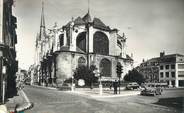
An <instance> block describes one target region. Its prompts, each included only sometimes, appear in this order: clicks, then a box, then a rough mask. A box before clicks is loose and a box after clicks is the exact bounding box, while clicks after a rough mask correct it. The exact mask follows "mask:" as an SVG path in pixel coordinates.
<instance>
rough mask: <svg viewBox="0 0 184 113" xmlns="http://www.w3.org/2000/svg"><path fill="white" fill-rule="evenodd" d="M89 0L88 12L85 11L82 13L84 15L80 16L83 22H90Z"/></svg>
mask: <svg viewBox="0 0 184 113" xmlns="http://www.w3.org/2000/svg"><path fill="white" fill-rule="evenodd" d="M89 1H90V0H88V13H87V14H86V15H84V17H83V18H82V19H83V20H84V22H86V23H88V22H91V15H90V8H89Z"/></svg>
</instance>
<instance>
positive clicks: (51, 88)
mask: <svg viewBox="0 0 184 113" xmlns="http://www.w3.org/2000/svg"><path fill="white" fill-rule="evenodd" d="M30 86H33V87H38V88H44V89H49V90H53V89H57V88H54V87H46V86H38V85H30Z"/></svg>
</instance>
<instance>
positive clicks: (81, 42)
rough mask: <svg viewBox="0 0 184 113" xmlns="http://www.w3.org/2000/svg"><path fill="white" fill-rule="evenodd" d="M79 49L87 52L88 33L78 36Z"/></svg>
mask: <svg viewBox="0 0 184 113" xmlns="http://www.w3.org/2000/svg"><path fill="white" fill-rule="evenodd" d="M76 44H77V49H80V50H82V51H83V52H86V32H82V33H79V35H78V36H77V42H76Z"/></svg>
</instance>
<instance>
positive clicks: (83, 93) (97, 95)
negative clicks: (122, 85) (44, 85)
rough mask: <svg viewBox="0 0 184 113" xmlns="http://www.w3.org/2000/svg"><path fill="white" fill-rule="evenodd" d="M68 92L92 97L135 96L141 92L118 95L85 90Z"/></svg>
mask: <svg viewBox="0 0 184 113" xmlns="http://www.w3.org/2000/svg"><path fill="white" fill-rule="evenodd" d="M68 93H72V94H77V95H83V96H86V97H91V98H114V97H124V96H135V95H138V94H140V93H138V92H137V93H133V94H120V95H119V94H117V95H114V94H112V95H99V94H96V95H95V94H86V93H85V92H79V91H73V92H68Z"/></svg>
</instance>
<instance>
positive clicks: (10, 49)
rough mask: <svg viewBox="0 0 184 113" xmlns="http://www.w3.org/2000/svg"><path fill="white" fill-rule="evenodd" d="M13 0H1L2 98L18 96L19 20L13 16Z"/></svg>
mask: <svg viewBox="0 0 184 113" xmlns="http://www.w3.org/2000/svg"><path fill="white" fill-rule="evenodd" d="M12 5H13V0H0V98H1V100H2V98H3V99H4V97H12V96H13V95H14V94H16V83H15V79H16V76H15V73H16V72H17V70H18V61H17V60H16V51H15V44H16V43H17V35H16V30H15V29H16V28H17V24H16V23H17V18H16V17H15V16H13V14H12Z"/></svg>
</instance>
